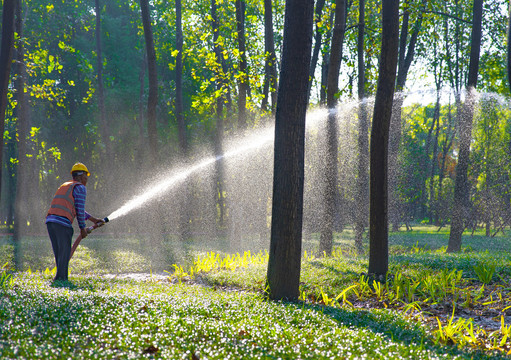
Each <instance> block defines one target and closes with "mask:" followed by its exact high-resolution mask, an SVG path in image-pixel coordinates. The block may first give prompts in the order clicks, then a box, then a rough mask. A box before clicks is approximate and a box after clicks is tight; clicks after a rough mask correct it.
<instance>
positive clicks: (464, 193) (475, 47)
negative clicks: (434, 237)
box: [447, 0, 483, 252]
mask: <svg viewBox="0 0 511 360" xmlns="http://www.w3.org/2000/svg"><path fill="white" fill-rule="evenodd" d="M472 16H473V17H472V36H471V38H472V41H471V46H470V63H469V68H468V79H467V95H466V99H465V105H464V106H463V116H462V117H461V119H460V123H459V124H460V126H459V137H460V138H459V143H460V146H459V156H458V164H457V165H456V180H455V183H454V208H453V212H452V222H451V232H450V234H449V244H448V246H447V252H459V251H460V250H461V235H462V234H463V230H464V229H465V225H464V219H466V217H467V212H468V203H469V201H470V195H469V192H470V186H469V183H468V163H469V160H470V159H469V157H470V139H471V137H472V121H473V118H474V106H475V101H476V99H475V97H476V93H475V88H476V85H477V73H478V71H479V53H480V49H481V34H482V31H481V26H482V17H483V0H474V11H473V15H472Z"/></svg>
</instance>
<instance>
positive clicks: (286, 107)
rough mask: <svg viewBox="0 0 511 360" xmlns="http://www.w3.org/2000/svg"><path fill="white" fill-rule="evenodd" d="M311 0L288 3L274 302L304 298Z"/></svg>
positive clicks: (272, 256)
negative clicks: (302, 270) (301, 292)
mask: <svg viewBox="0 0 511 360" xmlns="http://www.w3.org/2000/svg"><path fill="white" fill-rule="evenodd" d="M313 11H314V2H313V1H312V0H286V14H285V23H284V44H283V49H282V69H281V73H280V83H279V92H278V101H277V104H278V105H277V112H276V117H275V148H274V175H273V176H274V178H273V204H272V219H271V243H270V253H269V260H268V273H267V285H268V288H269V297H270V298H271V299H274V300H279V299H296V298H298V296H299V283H300V261H301V251H302V219H303V179H304V146H305V114H306V111H307V91H308V85H309V71H308V70H309V66H310V58H311V48H312V20H313Z"/></svg>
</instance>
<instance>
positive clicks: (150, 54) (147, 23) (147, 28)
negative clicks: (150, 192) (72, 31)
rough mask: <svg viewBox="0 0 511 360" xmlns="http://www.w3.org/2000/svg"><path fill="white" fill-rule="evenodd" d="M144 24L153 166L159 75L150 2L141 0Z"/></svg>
mask: <svg viewBox="0 0 511 360" xmlns="http://www.w3.org/2000/svg"><path fill="white" fill-rule="evenodd" d="M140 9H141V12H142V23H143V26H144V37H145V44H146V51H147V70H148V71H147V72H148V75H149V94H148V97H147V134H148V137H149V151H150V157H151V161H152V163H153V165H155V164H157V163H158V134H157V129H156V106H157V105H158V75H157V70H156V52H155V50H154V41H153V30H152V28H151V15H150V12H149V0H140Z"/></svg>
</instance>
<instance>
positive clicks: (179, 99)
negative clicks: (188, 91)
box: [176, 0, 188, 156]
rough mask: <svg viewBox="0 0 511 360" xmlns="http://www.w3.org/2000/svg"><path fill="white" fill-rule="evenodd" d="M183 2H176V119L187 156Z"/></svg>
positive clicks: (181, 144) (184, 153)
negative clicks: (184, 100) (184, 114)
mask: <svg viewBox="0 0 511 360" xmlns="http://www.w3.org/2000/svg"><path fill="white" fill-rule="evenodd" d="M181 7H182V6H181V0H176V50H177V55H176V119H177V128H178V137H179V148H180V150H181V154H182V155H183V156H186V154H187V152H188V142H187V140H186V124H185V119H184V116H183V26H182V11H181V10H182V9H181Z"/></svg>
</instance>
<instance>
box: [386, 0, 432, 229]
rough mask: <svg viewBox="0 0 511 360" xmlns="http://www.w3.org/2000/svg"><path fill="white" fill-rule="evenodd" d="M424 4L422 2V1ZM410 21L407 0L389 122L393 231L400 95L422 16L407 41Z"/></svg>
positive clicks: (396, 213) (396, 225)
mask: <svg viewBox="0 0 511 360" xmlns="http://www.w3.org/2000/svg"><path fill="white" fill-rule="evenodd" d="M422 4H424V0H422ZM409 20H410V11H409V0H406V2H405V11H404V12H403V23H402V25H401V34H400V36H399V58H398V71H397V78H396V91H397V92H398V94H397V96H396V99H395V100H394V109H393V112H392V120H391V122H390V140H389V159H388V160H389V184H388V186H389V189H388V190H389V217H390V222H391V223H392V227H393V228H394V230H398V229H399V224H400V221H401V209H400V208H401V203H400V201H399V197H398V195H397V183H398V179H399V175H400V169H399V164H398V162H397V160H398V155H399V145H400V143H401V108H402V106H403V102H404V95H403V94H402V93H401V92H402V91H403V90H404V88H405V84H406V78H407V76H408V71H409V70H410V66H411V64H412V62H413V58H414V57H415V46H416V44H417V38H418V36H419V31H420V29H421V26H422V15H419V16H418V19H417V21H416V22H415V24H414V27H413V31H412V34H411V35H410V39H409V41H408V28H409ZM407 44H408V46H407Z"/></svg>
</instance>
